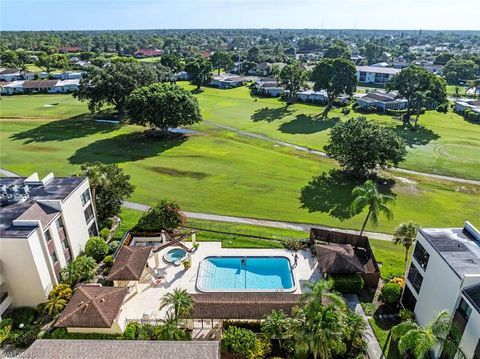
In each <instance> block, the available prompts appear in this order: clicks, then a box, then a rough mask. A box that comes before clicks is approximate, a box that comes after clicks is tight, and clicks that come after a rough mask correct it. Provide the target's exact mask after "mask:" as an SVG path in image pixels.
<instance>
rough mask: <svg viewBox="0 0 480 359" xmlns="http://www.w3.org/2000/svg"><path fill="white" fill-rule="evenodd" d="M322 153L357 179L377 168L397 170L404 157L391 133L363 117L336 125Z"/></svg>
mask: <svg viewBox="0 0 480 359" xmlns="http://www.w3.org/2000/svg"><path fill="white" fill-rule="evenodd" d="M325 151H326V152H327V154H328V155H329V156H331V157H333V158H334V159H336V160H337V161H338V162H339V163H340V165H341V166H342V167H343V168H344V169H346V170H348V171H349V172H351V173H352V175H353V176H356V177H357V176H358V177H364V176H367V175H368V174H369V173H371V172H372V171H374V170H375V169H376V168H377V167H381V168H386V167H390V166H397V165H398V164H399V163H400V162H402V161H403V160H404V159H405V156H406V155H407V150H406V148H405V142H404V141H403V140H402V139H401V138H400V137H399V136H398V135H397V134H396V133H395V132H393V130H391V129H390V128H386V127H384V126H381V125H379V124H377V123H375V122H373V121H368V120H367V119H366V118H365V117H357V118H351V119H349V120H347V121H345V122H339V123H338V124H337V125H335V126H334V127H333V128H332V130H331V132H330V139H329V141H328V143H327V145H326V146H325Z"/></svg>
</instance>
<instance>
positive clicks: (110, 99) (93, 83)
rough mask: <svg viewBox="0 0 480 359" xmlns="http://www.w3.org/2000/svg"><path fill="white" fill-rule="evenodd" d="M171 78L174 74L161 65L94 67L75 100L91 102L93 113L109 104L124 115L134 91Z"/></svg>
mask: <svg viewBox="0 0 480 359" xmlns="http://www.w3.org/2000/svg"><path fill="white" fill-rule="evenodd" d="M171 77H172V75H171V71H170V70H169V69H168V68H166V67H164V66H162V65H159V64H155V65H152V64H142V63H139V62H115V63H111V64H110V65H108V66H106V67H102V68H98V67H92V68H91V69H90V70H89V71H88V73H87V74H86V76H85V77H83V78H82V80H80V88H79V90H78V91H77V92H75V94H74V96H75V97H76V98H78V99H79V100H80V101H88V108H89V110H90V111H91V112H92V113H93V112H96V111H98V110H100V109H101V108H102V106H103V105H105V104H110V105H113V106H114V107H115V108H116V110H117V111H118V112H119V113H120V114H121V115H123V114H124V112H125V102H126V100H127V97H128V95H130V94H131V93H132V91H133V90H135V89H136V88H137V87H141V86H146V85H150V84H152V83H155V82H163V81H168V80H170V79H171Z"/></svg>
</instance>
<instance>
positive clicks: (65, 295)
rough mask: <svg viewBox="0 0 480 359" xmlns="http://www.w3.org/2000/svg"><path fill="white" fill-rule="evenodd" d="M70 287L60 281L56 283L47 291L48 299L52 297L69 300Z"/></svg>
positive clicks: (70, 295) (70, 294) (70, 296)
mask: <svg viewBox="0 0 480 359" xmlns="http://www.w3.org/2000/svg"><path fill="white" fill-rule="evenodd" d="M72 294H73V291H72V288H70V286H69V285H68V284H65V283H62V284H57V285H56V286H55V287H53V289H52V290H51V291H50V293H48V299H52V298H54V297H57V298H60V299H65V300H70V298H72Z"/></svg>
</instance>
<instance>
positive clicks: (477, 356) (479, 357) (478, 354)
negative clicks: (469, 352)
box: [472, 339, 480, 359]
mask: <svg viewBox="0 0 480 359" xmlns="http://www.w3.org/2000/svg"><path fill="white" fill-rule="evenodd" d="M472 359H480V339H479V340H478V343H477V346H476V348H475V353H473V358H472Z"/></svg>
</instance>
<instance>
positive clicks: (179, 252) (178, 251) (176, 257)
mask: <svg viewBox="0 0 480 359" xmlns="http://www.w3.org/2000/svg"><path fill="white" fill-rule="evenodd" d="M186 256H187V251H186V250H185V249H183V248H174V249H170V250H169V251H168V252H167V253H165V256H164V258H165V260H166V261H167V262H171V263H174V262H176V261H180V260H182V259H184V258H185V257H186Z"/></svg>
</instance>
